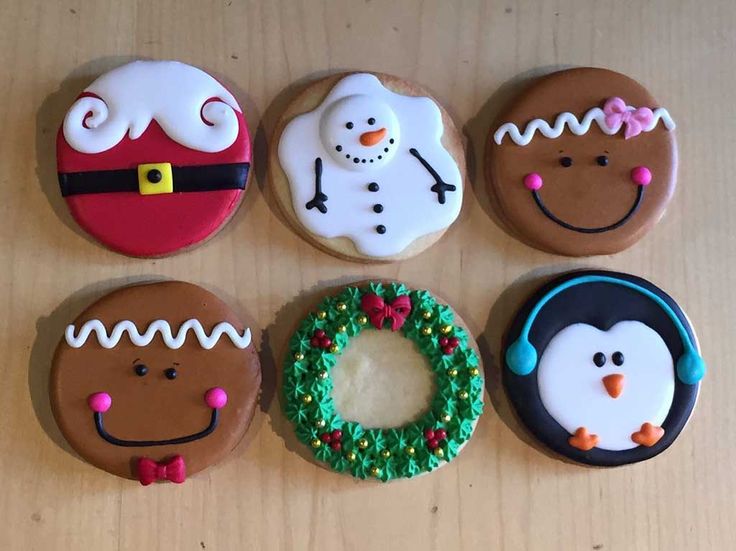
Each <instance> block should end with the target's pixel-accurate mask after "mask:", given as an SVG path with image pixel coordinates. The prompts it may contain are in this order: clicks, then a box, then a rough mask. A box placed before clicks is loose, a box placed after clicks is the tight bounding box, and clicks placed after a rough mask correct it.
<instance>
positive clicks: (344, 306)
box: [337, 302, 348, 312]
mask: <svg viewBox="0 0 736 551" xmlns="http://www.w3.org/2000/svg"><path fill="white" fill-rule="evenodd" d="M337 309H338V310H339V311H340V312H344V311H345V310H347V309H348V305H347V304H345V303H344V302H338V303H337Z"/></svg>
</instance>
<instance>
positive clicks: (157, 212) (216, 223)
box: [56, 61, 251, 257]
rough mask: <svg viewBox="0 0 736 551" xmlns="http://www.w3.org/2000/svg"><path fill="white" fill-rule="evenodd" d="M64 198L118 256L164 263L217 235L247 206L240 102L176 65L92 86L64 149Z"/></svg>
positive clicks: (70, 117)
mask: <svg viewBox="0 0 736 551" xmlns="http://www.w3.org/2000/svg"><path fill="white" fill-rule="evenodd" d="M56 151H57V166H58V173H59V184H60V186H61V194H62V195H63V196H64V199H65V200H66V203H67V205H68V207H69V210H70V211H71V214H72V216H73V217H74V219H75V220H76V221H77V222H78V223H79V225H80V226H81V227H82V228H83V229H84V230H85V231H87V232H88V233H89V234H90V235H91V236H92V237H94V238H95V239H96V240H98V241H99V242H100V243H102V244H103V245H105V246H107V247H108V248H110V249H113V250H115V251H118V252H121V253H123V254H127V255H130V256H140V257H156V256H165V255H169V254H172V253H175V252H177V251H181V250H183V249H187V248H189V247H192V246H194V245H196V244H197V243H200V242H202V241H204V240H206V239H208V238H209V237H211V236H212V235H214V234H215V233H216V232H217V231H218V230H219V229H220V228H221V227H222V226H223V225H224V224H225V223H226V222H227V221H228V220H229V219H230V217H231V216H232V215H233V213H234V212H235V210H236V209H237V207H238V205H239V204H240V202H241V200H242V198H243V194H244V189H245V186H246V181H247V179H248V174H249V169H250V160H251V143H250V136H249V134H248V128H247V126H246V122H245V119H244V117H243V112H242V110H241V108H240V106H239V105H238V102H237V100H236V99H235V97H233V95H232V94H231V93H230V92H229V91H228V90H227V89H226V88H225V87H224V86H223V85H222V84H221V83H220V82H218V81H217V80H215V79H214V78H212V77H211V76H210V75H208V74H207V73H205V72H204V71H202V70H200V69H197V68H196V67H192V66H190V65H185V64H184V63H179V62H176V61H135V62H133V63H129V64H127V65H123V66H121V67H118V68H116V69H113V70H112V71H110V72H108V73H105V74H104V75H102V76H100V77H99V78H98V79H97V80H95V81H94V82H93V83H92V84H90V85H89V86H88V87H87V88H85V90H84V91H83V92H82V94H81V95H80V96H79V98H77V100H76V101H75V102H74V104H73V105H72V106H71V107H70V109H69V111H68V112H67V113H66V116H65V117H64V123H63V125H62V127H61V129H60V130H59V133H58V136H57V140H56Z"/></svg>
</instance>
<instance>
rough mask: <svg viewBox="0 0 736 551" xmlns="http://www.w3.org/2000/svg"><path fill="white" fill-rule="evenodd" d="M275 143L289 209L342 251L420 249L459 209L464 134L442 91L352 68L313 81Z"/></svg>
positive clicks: (281, 198)
mask: <svg viewBox="0 0 736 551" xmlns="http://www.w3.org/2000/svg"><path fill="white" fill-rule="evenodd" d="M273 143H274V147H273V148H272V151H271V160H270V168H271V170H270V172H271V181H272V185H273V189H274V193H275V196H276V198H277V200H278V202H279V204H280V206H281V207H282V210H283V211H284V212H285V213H286V216H287V217H288V218H289V221H290V222H292V223H293V224H294V225H295V226H296V227H297V228H299V229H300V230H303V232H305V233H306V235H307V236H308V237H309V238H310V239H311V240H312V241H313V242H314V243H316V244H317V245H318V246H320V247H321V248H323V249H325V250H327V251H329V252H332V253H334V254H336V255H338V256H341V257H345V258H350V259H354V260H360V261H390V260H396V259H400V258H407V257H410V256H413V255H415V254H417V253H419V252H421V251H422V250H424V249H425V248H427V247H429V246H430V245H431V244H432V243H434V242H435V241H437V240H438V239H439V238H440V237H441V236H442V234H443V233H444V232H445V231H446V230H447V228H448V227H449V226H450V224H452V223H453V222H454V221H455V219H456V218H457V216H458V214H459V213H460V207H461V205H462V198H463V178H464V172H465V170H464V165H465V158H464V153H463V149H462V143H461V138H460V135H459V134H458V132H457V130H456V129H455V126H454V125H453V123H452V121H451V119H450V117H449V116H448V115H447V113H446V112H445V111H444V110H443V109H442V107H440V105H439V104H438V103H437V102H436V101H435V100H434V99H432V98H431V97H429V96H428V94H427V93H426V92H425V91H424V90H422V89H421V88H419V87H417V86H416V85H414V84H410V83H408V82H406V81H403V80H401V79H398V78H396V77H392V76H388V75H382V74H371V73H348V74H341V75H336V76H333V77H329V78H326V79H324V80H321V81H319V82H317V83H315V84H313V85H311V86H309V87H308V88H307V89H306V91H305V92H304V93H303V94H302V95H300V96H299V97H298V98H297V99H296V100H295V101H294V102H293V103H292V104H291V105H290V106H289V108H288V109H287V110H286V112H285V113H284V115H283V116H282V119H281V122H280V123H279V126H278V128H277V131H276V135H275V138H274V142H273Z"/></svg>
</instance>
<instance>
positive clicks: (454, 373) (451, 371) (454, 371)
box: [447, 367, 457, 377]
mask: <svg viewBox="0 0 736 551" xmlns="http://www.w3.org/2000/svg"><path fill="white" fill-rule="evenodd" d="M447 374H448V375H449V376H450V377H457V369H455V368H454V367H451V368H450V369H448V370H447Z"/></svg>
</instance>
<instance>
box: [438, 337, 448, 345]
mask: <svg viewBox="0 0 736 551" xmlns="http://www.w3.org/2000/svg"><path fill="white" fill-rule="evenodd" d="M448 344H450V339H448V338H447V337H442V338H441V339H440V346H442V347H445V346H447V345H448Z"/></svg>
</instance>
